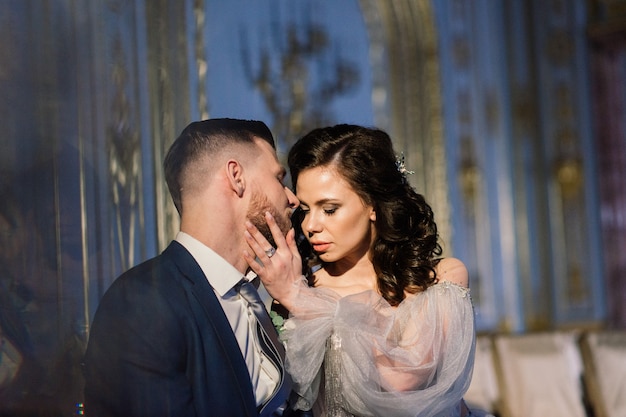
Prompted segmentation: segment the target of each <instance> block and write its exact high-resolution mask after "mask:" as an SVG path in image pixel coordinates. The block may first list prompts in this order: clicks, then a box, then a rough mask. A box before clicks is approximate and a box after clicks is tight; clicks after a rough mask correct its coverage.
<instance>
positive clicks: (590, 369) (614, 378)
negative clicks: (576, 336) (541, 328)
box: [580, 330, 626, 417]
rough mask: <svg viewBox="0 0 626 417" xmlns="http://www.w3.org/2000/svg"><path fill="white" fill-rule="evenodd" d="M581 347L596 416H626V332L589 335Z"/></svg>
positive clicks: (597, 332) (583, 340)
mask: <svg viewBox="0 0 626 417" xmlns="http://www.w3.org/2000/svg"><path fill="white" fill-rule="evenodd" d="M580 347H581V352H582V357H583V361H584V366H585V376H584V380H585V385H586V387H587V392H588V393H589V401H590V402H591V406H592V407H593V412H594V416H595V417H622V416H626V330H619V331H618V330H616V331H589V332H586V333H585V334H584V335H583V337H582V339H581V342H580Z"/></svg>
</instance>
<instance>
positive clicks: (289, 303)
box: [243, 212, 303, 311]
mask: <svg viewBox="0 0 626 417" xmlns="http://www.w3.org/2000/svg"><path fill="white" fill-rule="evenodd" d="M265 220H266V221H267V225H268V226H269V228H270V231H271V232H272V237H273V238H274V242H276V248H275V249H276V250H275V251H273V250H272V246H271V245H270V243H269V242H268V241H267V239H265V237H264V236H263V235H262V234H261V232H259V230H258V229H257V228H256V227H255V226H254V225H253V224H252V223H251V222H250V221H246V229H247V230H246V231H245V232H244V236H245V239H246V241H247V242H248V245H249V246H250V248H251V249H252V250H253V251H254V254H255V255H256V256H253V255H252V254H251V253H250V252H248V251H244V253H243V257H244V258H245V260H246V261H247V262H248V265H250V268H251V269H252V270H253V271H254V272H255V273H256V274H257V275H258V276H259V278H261V281H262V282H263V285H264V286H265V289H266V290H267V292H268V293H269V294H270V295H271V296H272V298H274V299H275V300H278V302H279V303H281V304H282V305H283V306H284V307H285V308H287V309H288V310H290V311H291V310H292V308H293V307H294V302H295V299H296V297H297V294H298V292H299V288H300V286H301V285H302V282H303V281H302V260H301V257H300V253H299V252H298V247H297V245H296V240H295V231H294V229H293V228H292V229H290V230H289V232H288V233H287V236H286V237H285V236H283V233H282V231H281V230H280V227H279V226H278V225H277V224H276V221H275V220H274V217H273V216H272V215H271V214H270V213H269V212H266V213H265Z"/></svg>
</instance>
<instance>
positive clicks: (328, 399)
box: [324, 333, 353, 417]
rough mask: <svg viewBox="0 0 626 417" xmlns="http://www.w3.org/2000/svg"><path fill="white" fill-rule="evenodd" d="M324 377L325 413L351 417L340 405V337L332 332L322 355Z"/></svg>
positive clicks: (334, 416)
mask: <svg viewBox="0 0 626 417" xmlns="http://www.w3.org/2000/svg"><path fill="white" fill-rule="evenodd" d="M324 377H325V381H326V387H325V405H326V415H327V416H329V417H330V416H332V417H353V414H350V413H348V412H346V411H345V410H344V409H343V407H342V406H341V405H342V404H343V403H344V401H343V396H342V395H341V392H342V391H341V337H339V336H338V335H337V334H336V333H332V334H331V335H330V337H329V338H328V341H327V342H326V354H325V355H324Z"/></svg>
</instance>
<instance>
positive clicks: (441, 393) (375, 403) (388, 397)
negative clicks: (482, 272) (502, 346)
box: [282, 276, 475, 417]
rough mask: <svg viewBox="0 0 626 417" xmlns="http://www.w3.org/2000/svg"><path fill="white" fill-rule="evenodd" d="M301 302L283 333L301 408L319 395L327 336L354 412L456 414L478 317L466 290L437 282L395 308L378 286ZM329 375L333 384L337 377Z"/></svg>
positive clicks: (309, 294)
mask: <svg viewBox="0 0 626 417" xmlns="http://www.w3.org/2000/svg"><path fill="white" fill-rule="evenodd" d="M442 278H445V276H444V277H442ZM300 301H301V303H299V306H300V308H299V309H298V314H297V315H293V316H292V317H291V318H290V319H289V320H287V322H286V323H285V329H284V331H283V334H282V337H283V340H285V341H286V347H287V349H286V350H287V370H288V371H289V372H290V374H291V375H292V377H293V380H294V383H295V388H296V390H297V392H299V394H301V395H302V396H303V398H304V399H303V400H302V401H303V404H304V406H307V405H308V406H310V405H311V404H312V402H314V401H315V398H316V397H317V393H318V383H319V378H320V369H321V367H322V362H323V360H324V355H325V351H326V344H327V341H328V343H329V349H330V350H331V351H335V353H334V354H336V355H337V360H336V361H334V362H335V363H336V366H337V367H338V369H337V377H338V380H339V381H340V383H338V384H337V385H336V386H337V387H338V390H339V391H340V395H341V400H340V401H341V404H342V405H343V406H344V407H345V408H347V409H348V411H349V412H352V413H354V414H358V415H364V416H369V415H372V416H381V415H384V416H389V417H395V416H398V417H400V416H420V417H425V416H448V415H453V411H452V410H455V409H456V408H457V407H458V404H459V401H460V400H461V398H462V396H463V394H464V393H465V391H466V390H467V388H468V386H469V382H470V379H471V373H472V367H473V357H474V356H473V351H474V343H475V331H474V314H473V308H472V304H471V299H470V297H469V290H468V289H467V288H465V287H463V286H461V285H458V284H457V283H454V282H450V281H440V282H439V283H438V284H436V285H434V286H432V287H430V288H429V289H428V290H426V291H424V292H421V293H418V294H415V295H412V296H409V297H408V298H407V299H406V300H405V301H403V302H402V303H401V304H400V305H399V306H398V307H397V308H393V307H391V306H390V305H389V304H388V303H387V302H386V301H385V300H384V299H383V298H382V297H380V296H379V295H378V294H377V293H375V292H373V291H366V292H362V293H359V294H354V295H350V296H347V297H343V298H341V297H340V296H339V295H337V294H335V293H334V292H332V291H329V290H325V289H317V288H309V289H307V290H306V291H303V292H302V296H301V300H300ZM332 355H333V352H330V357H332ZM328 358H329V356H327V359H326V360H327V361H328V360H329V359H328ZM331 376H332V372H331ZM326 378H327V381H326V384H327V385H328V384H329V383H330V382H332V381H328V375H327V376H326ZM334 395H337V393H334ZM307 403H308V404H307Z"/></svg>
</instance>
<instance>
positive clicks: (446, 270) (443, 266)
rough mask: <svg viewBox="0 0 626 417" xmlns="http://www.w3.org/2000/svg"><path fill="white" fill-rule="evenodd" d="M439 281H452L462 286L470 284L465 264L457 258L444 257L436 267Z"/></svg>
mask: <svg viewBox="0 0 626 417" xmlns="http://www.w3.org/2000/svg"><path fill="white" fill-rule="evenodd" d="M435 271H436V272H437V278H438V280H439V281H450V282H453V283H455V284H457V285H460V286H462V287H466V288H467V287H468V286H469V276H468V272H467V268H466V267H465V264H464V263H463V262H462V261H461V260H459V259H457V258H443V259H442V260H441V261H439V263H438V264H437V266H436V267H435Z"/></svg>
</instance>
